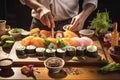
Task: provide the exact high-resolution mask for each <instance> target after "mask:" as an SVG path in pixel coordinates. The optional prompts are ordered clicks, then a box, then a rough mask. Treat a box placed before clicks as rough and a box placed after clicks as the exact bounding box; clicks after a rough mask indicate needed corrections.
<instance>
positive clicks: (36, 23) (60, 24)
mask: <svg viewBox="0 0 120 80" xmlns="http://www.w3.org/2000/svg"><path fill="white" fill-rule="evenodd" d="M71 20H72V19H67V20H63V21H55V28H54V30H55V31H57V30H61V31H64V30H63V26H64V25H66V24H70V22H71ZM36 27H39V28H40V30H48V31H50V30H51V29H50V28H48V27H47V26H45V25H43V24H42V23H41V22H40V20H38V19H36V18H33V19H32V23H31V26H30V29H32V28H36Z"/></svg>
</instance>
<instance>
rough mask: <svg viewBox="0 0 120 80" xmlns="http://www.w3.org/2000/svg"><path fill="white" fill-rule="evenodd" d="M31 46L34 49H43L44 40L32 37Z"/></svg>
mask: <svg viewBox="0 0 120 80" xmlns="http://www.w3.org/2000/svg"><path fill="white" fill-rule="evenodd" d="M31 45H34V46H36V47H45V46H44V39H43V38H40V37H34V38H33V39H32V40H31Z"/></svg>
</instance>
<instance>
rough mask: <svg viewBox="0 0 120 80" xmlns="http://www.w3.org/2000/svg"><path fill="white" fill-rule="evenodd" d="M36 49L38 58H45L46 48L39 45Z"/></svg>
mask: <svg viewBox="0 0 120 80" xmlns="http://www.w3.org/2000/svg"><path fill="white" fill-rule="evenodd" d="M35 51H36V56H37V57H38V58H45V48H41V47H38V48H36V50H35Z"/></svg>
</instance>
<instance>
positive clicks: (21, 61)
mask: <svg viewBox="0 0 120 80" xmlns="http://www.w3.org/2000/svg"><path fill="white" fill-rule="evenodd" d="M93 40H94V44H95V45H96V46H97V47H98V54H99V56H98V57H97V58H91V57H87V56H85V58H86V60H82V59H80V60H79V61H72V60H71V57H65V58H64V60H65V62H66V66H81V65H87V66H89V65H95V66H102V65H105V64H106V63H107V60H106V57H105V54H104V50H103V48H102V46H101V44H100V42H99V40H98V39H97V38H94V39H93ZM17 46H20V41H16V42H15V44H14V46H13V48H12V50H11V52H10V54H9V58H12V59H13V61H14V63H13V65H14V66H22V65H25V64H34V65H36V66H44V65H43V61H44V60H40V59H38V58H36V57H35V56H34V57H26V58H19V57H18V56H17V55H16V51H15V48H16V47H17ZM101 58H102V59H104V60H102V61H101V60H100V59H101Z"/></svg>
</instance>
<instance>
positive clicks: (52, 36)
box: [50, 4, 54, 38]
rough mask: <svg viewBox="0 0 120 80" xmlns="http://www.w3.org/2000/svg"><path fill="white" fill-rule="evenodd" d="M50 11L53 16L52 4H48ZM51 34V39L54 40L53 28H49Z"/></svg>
mask: <svg viewBox="0 0 120 80" xmlns="http://www.w3.org/2000/svg"><path fill="white" fill-rule="evenodd" d="M50 10H51V13H52V15H53V10H52V4H50ZM51 33H52V38H54V28H53V27H52V28H51Z"/></svg>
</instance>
